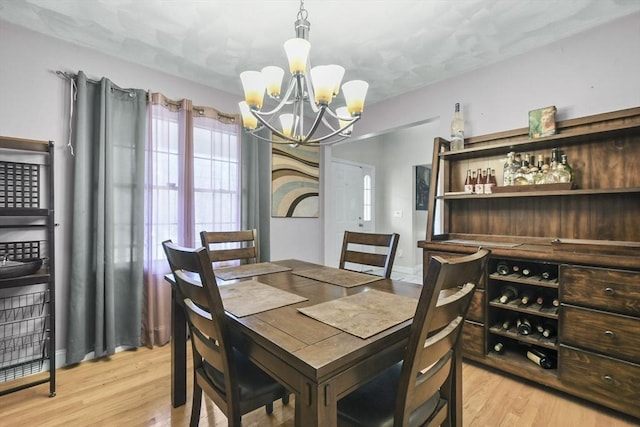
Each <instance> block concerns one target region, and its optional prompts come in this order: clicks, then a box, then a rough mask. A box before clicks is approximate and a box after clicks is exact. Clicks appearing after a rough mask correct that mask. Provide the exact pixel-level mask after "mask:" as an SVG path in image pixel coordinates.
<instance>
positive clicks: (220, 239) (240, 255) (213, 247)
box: [200, 229, 260, 263]
mask: <svg viewBox="0 0 640 427" xmlns="http://www.w3.org/2000/svg"><path fill="white" fill-rule="evenodd" d="M200 240H201V242H202V246H204V247H205V248H207V250H208V252H209V259H210V261H211V262H224V261H232V260H239V261H240V262H241V263H256V262H260V251H259V247H258V231H257V230H256V229H253V230H241V231H201V232H200Z"/></svg>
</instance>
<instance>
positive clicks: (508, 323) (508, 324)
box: [502, 317, 513, 331]
mask: <svg viewBox="0 0 640 427" xmlns="http://www.w3.org/2000/svg"><path fill="white" fill-rule="evenodd" d="M511 325H513V318H511V317H507V318H505V319H504V320H503V321H502V329H504V330H505V331H508V330H509V328H511Z"/></svg>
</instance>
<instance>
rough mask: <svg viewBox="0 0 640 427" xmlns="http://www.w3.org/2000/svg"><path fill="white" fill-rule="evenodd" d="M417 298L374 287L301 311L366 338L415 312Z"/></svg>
mask: <svg viewBox="0 0 640 427" xmlns="http://www.w3.org/2000/svg"><path fill="white" fill-rule="evenodd" d="M417 306H418V300H417V299H413V298H409V297H405V296H402V295H394V294H390V293H387V292H382V291H377V290H375V289H371V290H369V291H366V292H361V293H359V294H354V295H349V296H348V297H343V298H339V299H335V300H333V301H327V302H323V303H320V304H316V305H312V306H310V307H302V308H299V309H298V311H299V312H301V313H303V314H305V315H307V316H309V317H312V318H314V319H316V320H319V321H321V322H322V323H326V324H327V325H331V326H333V327H334V328H338V329H340V330H341V331H344V332H347V333H349V334H351V335H355V336H357V337H360V338H362V339H367V338H369V337H371V336H373V335H375V334H377V333H380V332H382V331H384V330H386V329H389V328H391V327H393V326H395V325H397V324H399V323H402V322H404V321H405V320H409V319H411V318H412V317H413V316H414V315H415V312H416V307H417Z"/></svg>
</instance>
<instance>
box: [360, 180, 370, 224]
mask: <svg viewBox="0 0 640 427" xmlns="http://www.w3.org/2000/svg"><path fill="white" fill-rule="evenodd" d="M363 188H364V197H363V199H362V200H363V206H364V212H363V213H362V219H363V221H371V175H365V176H364V183H363Z"/></svg>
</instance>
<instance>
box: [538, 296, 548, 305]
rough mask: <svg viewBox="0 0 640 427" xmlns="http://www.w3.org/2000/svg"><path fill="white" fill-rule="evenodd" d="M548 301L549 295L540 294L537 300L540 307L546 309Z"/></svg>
mask: <svg viewBox="0 0 640 427" xmlns="http://www.w3.org/2000/svg"><path fill="white" fill-rule="evenodd" d="M547 300H548V298H547V295H545V294H539V295H538V297H537V298H536V304H538V305H539V306H540V307H544V305H545V304H547Z"/></svg>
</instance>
